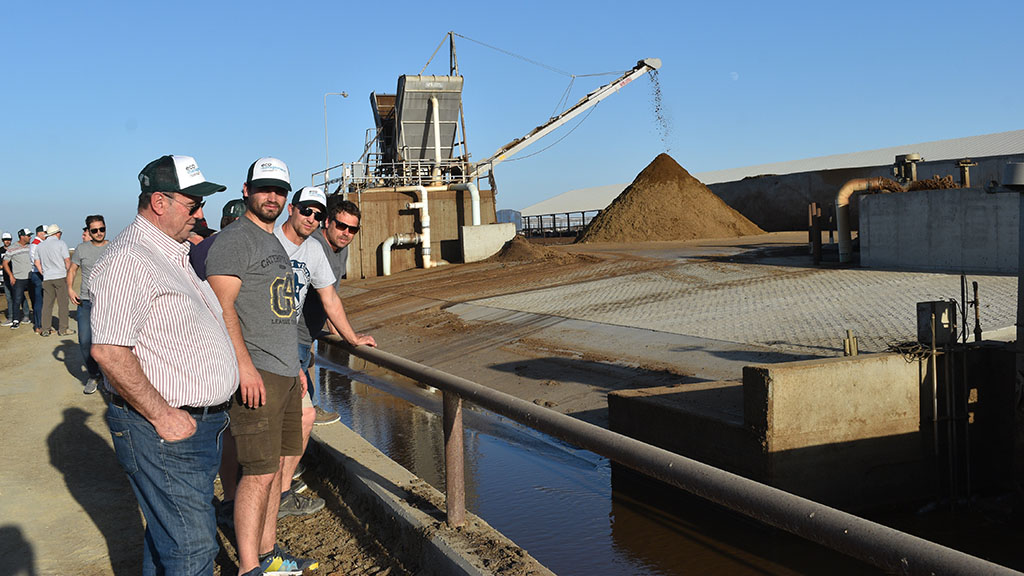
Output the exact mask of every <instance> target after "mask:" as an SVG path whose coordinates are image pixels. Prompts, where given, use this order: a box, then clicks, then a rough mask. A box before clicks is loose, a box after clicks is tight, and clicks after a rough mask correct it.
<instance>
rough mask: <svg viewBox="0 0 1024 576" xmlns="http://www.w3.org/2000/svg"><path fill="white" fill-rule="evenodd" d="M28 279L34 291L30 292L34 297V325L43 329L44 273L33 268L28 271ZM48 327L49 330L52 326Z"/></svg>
mask: <svg viewBox="0 0 1024 576" xmlns="http://www.w3.org/2000/svg"><path fill="white" fill-rule="evenodd" d="M28 281H29V282H31V283H32V292H31V293H30V296H31V297H32V313H33V316H32V318H33V320H32V325H33V326H35V327H36V328H39V329H42V327H43V275H42V274H40V273H39V272H36V271H35V269H33V270H32V271H31V272H29V273H28ZM51 312H52V310H51ZM46 329H47V330H49V329H50V327H49V326H47V327H46Z"/></svg>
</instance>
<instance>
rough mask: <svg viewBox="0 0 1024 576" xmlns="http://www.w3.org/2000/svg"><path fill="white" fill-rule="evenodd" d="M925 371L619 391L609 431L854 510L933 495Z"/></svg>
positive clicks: (761, 369) (799, 374)
mask: <svg viewBox="0 0 1024 576" xmlns="http://www.w3.org/2000/svg"><path fill="white" fill-rule="evenodd" d="M926 368H927V367H926V366H925V365H922V364H921V363H920V362H918V361H913V362H907V361H906V360H905V359H904V358H903V357H902V356H900V355H896V354H870V355H861V356H851V357H847V358H829V359H822V360H806V361H800V362H786V363H779V364H770V365H755V366H747V367H745V368H744V371H743V383H742V385H740V384H739V383H735V382H733V383H729V382H713V383H700V384H697V385H686V386H675V387H660V388H653V389H641V390H623V391H616V392H612V393H609V395H608V408H609V423H610V427H611V429H612V430H614V431H616V432H620V433H622V434H626V435H628V436H631V437H633V438H636V439H638V440H641V441H644V442H647V443H649V444H653V445H655V446H659V447H661V448H665V449H667V450H670V451H672V452H676V453H678V454H682V455H684V456H688V457H691V458H694V459H697V460H700V461H702V462H705V463H707V464H710V465H712V466H716V467H718V468H722V469H724V470H728V471H730V472H734V473H737V474H740V475H743V476H746V477H748V478H751V479H753V480H757V481H759V482H763V483H765V484H769V485H771V486H775V487H777V488H781V489H783V490H786V491H788V492H792V493H794V494H798V495H800V496H804V497H806V498H810V499H811V500H815V501H817V502H821V503H823V504H828V505H831V506H837V507H840V508H843V509H854V510H855V509H859V508H863V507H869V506H875V505H878V504H881V503H885V502H891V501H899V500H903V499H906V498H909V497H913V498H922V497H927V495H928V494H929V493H930V491H931V490H933V488H934V487H933V484H934V483H933V482H929V481H928V477H929V466H928V462H927V459H926V453H927V451H926V449H925V447H926V445H927V443H928V437H926V436H925V435H924V433H923V432H922V426H921V420H922V416H921V414H922V404H921V402H922V400H921V399H922V387H923V386H925V385H926V383H927V377H928V374H927V371H926ZM929 410H930V408H929ZM927 419H928V420H929V421H930V412H928V415H927Z"/></svg>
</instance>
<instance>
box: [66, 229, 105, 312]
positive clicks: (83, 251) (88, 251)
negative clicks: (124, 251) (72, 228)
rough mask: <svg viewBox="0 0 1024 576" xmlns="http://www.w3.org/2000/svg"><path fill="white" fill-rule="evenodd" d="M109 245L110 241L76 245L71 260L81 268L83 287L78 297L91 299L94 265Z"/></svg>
mask: <svg viewBox="0 0 1024 576" xmlns="http://www.w3.org/2000/svg"><path fill="white" fill-rule="evenodd" d="M109 245H110V243H109V242H108V243H106V244H104V245H102V246H97V245H95V244H93V243H92V242H82V243H81V244H79V245H78V246H75V253H74V254H72V255H71V261H72V262H74V263H75V264H77V265H78V267H79V268H80V269H81V274H82V287H81V289H80V290H79V291H78V297H79V298H81V299H82V300H89V299H90V296H89V277H90V276H92V267H93V266H95V265H96V261H97V260H99V259H100V256H101V255H102V254H103V252H105V251H106V249H107V246H109Z"/></svg>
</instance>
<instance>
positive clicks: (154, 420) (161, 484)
mask: <svg viewBox="0 0 1024 576" xmlns="http://www.w3.org/2000/svg"><path fill="white" fill-rule="evenodd" d="M139 184H140V187H141V193H140V194H139V197H138V213H137V215H136V217H135V220H134V221H133V222H132V223H131V224H130V225H129V226H128V227H127V228H125V229H124V231H123V232H121V233H120V234H119V235H118V236H117V238H115V239H114V240H113V241H112V242H111V243H110V245H109V246H107V248H106V251H105V252H104V253H103V255H102V256H101V257H100V259H99V260H98V261H97V262H96V265H95V267H94V268H93V270H92V273H91V274H90V275H89V296H90V298H91V300H92V342H93V344H92V356H93V358H95V359H96V362H97V363H98V364H99V366H100V368H102V370H103V374H104V375H105V377H106V378H105V385H104V386H105V388H107V391H108V392H111V393H112V394H111V395H110V397H109V398H110V399H109V404H108V406H107V413H106V419H107V425H108V426H109V427H110V435H111V438H112V439H113V444H114V451H115V452H116V454H117V459H118V462H120V464H121V466H122V467H123V468H124V470H125V472H126V474H127V475H128V481H129V483H130V484H131V486H132V489H133V491H134V492H135V497H136V499H137V500H138V502H139V505H140V507H141V508H142V514H143V516H144V517H145V520H146V535H145V538H144V539H143V542H144V544H145V549H144V550H145V551H144V553H143V556H142V564H141V566H140V567H139V569H138V572H141V573H142V574H189V575H191V574H196V575H199V574H212V573H213V569H214V558H215V557H216V556H217V551H218V545H217V539H216V536H217V524H216V522H215V521H214V509H213V504H212V502H213V485H214V479H215V478H216V476H217V468H218V465H219V464H220V454H221V437H222V434H223V433H224V430H225V429H226V428H227V426H228V416H227V410H228V407H229V406H230V404H231V395H232V393H233V392H234V391H235V389H237V388H238V362H237V360H236V359H235V353H234V347H233V346H232V344H231V337H230V336H229V335H228V330H227V326H226V325H225V324H224V314H223V311H222V310H221V307H220V303H219V302H218V301H217V297H216V295H215V294H214V293H213V291H212V290H210V287H209V286H207V285H206V284H204V283H203V282H201V281H200V280H199V278H198V277H196V275H195V272H193V271H192V268H191V267H190V266H189V264H188V249H189V246H190V245H189V244H188V243H187V242H186V240H187V239H188V235H189V233H190V232H191V231H192V226H193V225H194V224H195V221H196V218H197V217H202V212H201V211H200V209H199V208H198V206H200V205H201V204H202V199H203V198H204V197H206V196H209V195H211V194H214V193H216V192H223V191H224V190H225V189H226V188H225V187H224V186H221V185H218V184H214V183H213V182H208V181H207V180H206V179H205V178H204V177H203V173H202V171H200V170H199V166H198V165H197V164H196V161H195V159H194V158H192V157H191V156H163V157H161V158H159V159H157V160H154V161H153V162H150V163H149V164H147V165H146V167H145V168H143V169H142V171H141V172H140V173H139ZM92 227H93V228H102V227H105V226H98V225H97V224H95V223H94V224H93V225H92ZM94 237H95V235H94Z"/></svg>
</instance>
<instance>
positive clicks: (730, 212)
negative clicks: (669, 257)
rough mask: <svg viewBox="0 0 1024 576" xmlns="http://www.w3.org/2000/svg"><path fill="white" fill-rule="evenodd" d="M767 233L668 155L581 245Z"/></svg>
mask: <svg viewBox="0 0 1024 576" xmlns="http://www.w3.org/2000/svg"><path fill="white" fill-rule="evenodd" d="M753 234H764V230H761V229H760V228H758V227H757V225H756V224H754V223H753V222H751V221H750V220H747V218H746V217H745V216H743V215H742V214H740V213H739V212H737V211H736V210H734V209H733V208H732V207H730V206H729V205H728V204H726V203H725V202H724V201H723V200H722V199H721V198H719V197H718V196H716V195H715V193H714V192H712V191H711V190H709V189H708V187H707V186H705V185H704V184H702V183H701V182H700V180H697V179H696V178H694V177H693V176H691V175H690V173H689V172H687V171H686V169H685V168H683V167H682V166H680V165H679V163H677V162H676V161H675V160H673V159H672V157H671V156H669V155H668V154H659V155H658V157H657V158H655V159H654V161H653V162H651V163H650V164H648V165H647V167H646V168H644V169H643V171H641V172H640V174H638V175H637V177H636V179H635V180H633V183H632V184H630V185H629V186H628V187H627V188H626V189H625V190H623V191H622V194H619V196H618V197H617V198H616V199H615V200H614V201H612V203H611V204H610V205H609V206H608V208H605V210H604V211H603V212H601V213H600V214H599V215H598V216H597V217H596V218H594V219H593V220H592V221H591V222H590V224H589V225H588V226H587V228H586V229H585V230H584V231H583V234H581V235H580V239H579V240H578V242H648V241H658V240H662V241H664V240H693V239H696V238H731V237H736V236H750V235H753Z"/></svg>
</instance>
